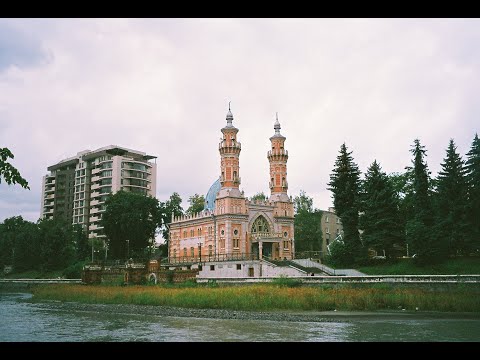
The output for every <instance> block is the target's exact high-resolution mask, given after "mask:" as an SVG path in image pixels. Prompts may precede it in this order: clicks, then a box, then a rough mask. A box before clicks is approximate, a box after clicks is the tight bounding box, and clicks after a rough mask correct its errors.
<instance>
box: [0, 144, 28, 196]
mask: <svg viewBox="0 0 480 360" xmlns="http://www.w3.org/2000/svg"><path fill="white" fill-rule="evenodd" d="M13 158H14V156H13V154H12V152H11V151H10V150H9V149H8V148H0V184H1V183H2V179H4V180H5V182H6V183H7V184H8V185H11V184H19V185H20V186H21V187H23V188H24V189H29V190H30V187H29V186H28V181H27V180H25V179H24V178H23V177H22V176H21V175H20V172H19V171H18V170H17V169H16V168H15V167H14V166H13V165H12V164H10V163H9V162H8V159H13Z"/></svg>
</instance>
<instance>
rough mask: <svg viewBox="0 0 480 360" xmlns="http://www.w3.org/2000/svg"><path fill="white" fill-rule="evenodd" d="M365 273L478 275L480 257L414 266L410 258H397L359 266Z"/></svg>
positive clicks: (359, 269) (479, 272) (479, 271)
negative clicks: (374, 264) (393, 260)
mask: <svg viewBox="0 0 480 360" xmlns="http://www.w3.org/2000/svg"><path fill="white" fill-rule="evenodd" d="M358 271H361V272H363V273H365V274H367V275H479V274H480V258H478V257H470V258H454V259H448V260H447V261H445V262H444V263H442V264H438V265H428V266H424V267H420V266H416V265H415V264H414V263H413V261H412V259H399V260H398V262H397V263H395V264H379V265H376V266H364V267H359V268H358Z"/></svg>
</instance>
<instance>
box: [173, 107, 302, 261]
mask: <svg viewBox="0 0 480 360" xmlns="http://www.w3.org/2000/svg"><path fill="white" fill-rule="evenodd" d="M226 121H227V124H226V126H225V127H223V128H222V129H221V132H222V139H221V141H220V143H219V145H218V150H219V153H220V177H219V179H218V180H217V181H216V182H215V183H214V184H213V185H212V187H211V188H210V190H209V192H208V193H207V196H206V199H205V209H204V210H203V211H201V212H200V213H197V214H193V215H191V216H189V215H185V216H180V217H173V216H172V220H171V223H170V224H169V229H170V233H169V239H170V240H169V249H168V250H169V251H168V252H169V253H168V257H169V263H198V262H206V261H222V260H234V259H250V260H257V259H271V260H285V259H287V260H290V259H293V258H294V257H295V241H294V208H293V202H292V198H291V196H288V193H287V191H288V182H287V160H288V151H287V150H286V149H285V140H286V137H285V136H283V135H281V134H280V123H279V121H278V115H277V118H276V121H275V124H274V131H275V133H274V135H273V136H272V137H270V143H271V149H270V150H269V151H268V153H267V157H268V160H269V163H270V166H269V173H270V177H269V179H270V181H269V188H270V192H271V194H270V196H269V197H268V199H266V200H265V201H262V200H250V199H247V198H246V197H245V196H244V193H243V191H240V189H239V186H240V183H241V178H240V152H241V149H242V147H241V143H240V142H239V141H238V138H237V135H238V132H239V129H237V128H236V127H235V126H234V125H233V114H232V112H231V110H230V108H229V109H228V112H227V117H226Z"/></svg>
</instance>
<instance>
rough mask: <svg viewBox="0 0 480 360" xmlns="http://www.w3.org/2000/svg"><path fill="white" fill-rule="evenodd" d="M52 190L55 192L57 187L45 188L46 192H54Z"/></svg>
mask: <svg viewBox="0 0 480 360" xmlns="http://www.w3.org/2000/svg"><path fill="white" fill-rule="evenodd" d="M52 192H55V187H51V188H45V193H52Z"/></svg>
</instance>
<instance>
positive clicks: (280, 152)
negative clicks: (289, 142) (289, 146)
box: [267, 149, 288, 157]
mask: <svg viewBox="0 0 480 360" xmlns="http://www.w3.org/2000/svg"><path fill="white" fill-rule="evenodd" d="M267 156H268V157H270V156H288V150H284V149H280V150H270V151H268V153H267Z"/></svg>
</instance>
